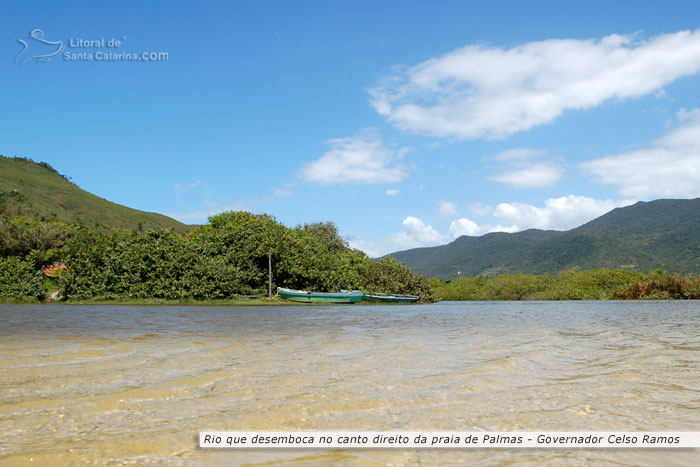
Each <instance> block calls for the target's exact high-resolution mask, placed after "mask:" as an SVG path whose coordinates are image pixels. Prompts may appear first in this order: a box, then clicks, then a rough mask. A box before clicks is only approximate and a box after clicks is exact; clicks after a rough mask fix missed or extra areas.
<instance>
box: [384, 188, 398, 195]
mask: <svg viewBox="0 0 700 467" xmlns="http://www.w3.org/2000/svg"><path fill="white" fill-rule="evenodd" d="M384 193H386V195H387V196H396V195H398V194H399V193H401V191H399V190H397V189H396V188H390V189H388V190H386V191H385V192H384Z"/></svg>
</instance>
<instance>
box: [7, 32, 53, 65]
mask: <svg viewBox="0 0 700 467" xmlns="http://www.w3.org/2000/svg"><path fill="white" fill-rule="evenodd" d="M17 42H19V43H20V44H22V50H21V51H20V53H18V54H17V56H16V57H15V62H17V63H19V64H20V65H24V64H25V63H26V62H28V61H30V60H36V62H37V63H39V62H42V63H45V62H48V61H51V59H52V58H53V57H54V56H56V55H58V54H60V53H61V52H63V49H64V46H63V41H56V42H52V41H47V40H46V39H44V31H42V30H41V29H34V30H33V31H32V32H30V33H29V35H28V36H27V37H25V38H23V39H17ZM30 48H31V51H30V52H27V50H28V49H30ZM25 52H26V53H25Z"/></svg>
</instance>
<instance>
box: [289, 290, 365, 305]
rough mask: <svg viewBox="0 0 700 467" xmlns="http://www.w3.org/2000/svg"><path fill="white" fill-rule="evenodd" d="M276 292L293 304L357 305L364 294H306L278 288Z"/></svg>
mask: <svg viewBox="0 0 700 467" xmlns="http://www.w3.org/2000/svg"><path fill="white" fill-rule="evenodd" d="M277 291H278V292H279V294H280V297H282V298H283V299H285V300H291V301H293V302H303V303H310V302H320V303H357V302H359V301H361V300H362V298H363V297H364V295H365V294H363V293H362V292H359V291H352V292H306V291H304V290H293V289H285V288H283V287H278V288H277Z"/></svg>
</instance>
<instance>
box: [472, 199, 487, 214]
mask: <svg viewBox="0 0 700 467" xmlns="http://www.w3.org/2000/svg"><path fill="white" fill-rule="evenodd" d="M492 209H493V208H492V207H491V206H489V205H487V204H484V203H482V202H481V201H477V202H475V203H471V204H470V205H469V210H470V211H471V212H473V213H474V214H477V215H479V216H486V215H488V214H491V211H492Z"/></svg>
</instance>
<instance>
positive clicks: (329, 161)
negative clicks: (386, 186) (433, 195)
mask: <svg viewBox="0 0 700 467" xmlns="http://www.w3.org/2000/svg"><path fill="white" fill-rule="evenodd" d="M328 144H329V145H330V146H331V149H330V150H329V151H328V152H326V153H325V154H324V155H323V156H321V158H319V159H317V160H315V161H313V162H310V163H308V164H306V165H305V166H304V167H303V168H302V169H301V170H300V171H299V176H300V177H301V178H302V179H303V180H304V181H306V182H310V183H318V184H321V185H335V184H340V183H352V184H358V183H394V182H398V181H400V180H403V179H404V178H406V176H408V169H407V168H406V166H405V165H404V164H403V163H401V162H400V161H401V160H402V159H403V158H404V156H405V155H406V153H407V152H408V151H410V148H405V147H404V148H400V149H398V150H396V151H394V150H392V149H389V148H387V147H386V146H384V143H383V142H382V139H381V137H380V136H379V134H378V133H377V132H376V131H374V130H371V129H370V130H367V131H364V132H362V133H360V134H358V135H355V136H351V137H348V138H337V139H332V140H329V141H328Z"/></svg>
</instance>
